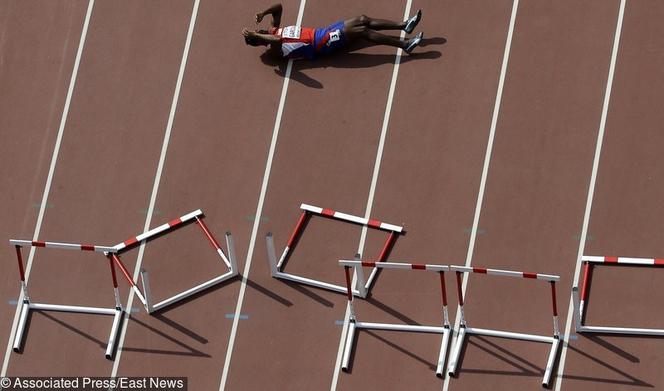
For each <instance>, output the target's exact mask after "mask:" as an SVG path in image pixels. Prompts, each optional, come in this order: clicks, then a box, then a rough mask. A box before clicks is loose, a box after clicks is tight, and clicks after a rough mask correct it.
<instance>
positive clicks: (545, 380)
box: [447, 325, 560, 387]
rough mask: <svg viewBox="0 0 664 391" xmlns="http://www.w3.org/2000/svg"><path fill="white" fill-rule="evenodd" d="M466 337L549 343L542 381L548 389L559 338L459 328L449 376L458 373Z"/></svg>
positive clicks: (465, 327) (449, 367) (448, 371)
mask: <svg viewBox="0 0 664 391" xmlns="http://www.w3.org/2000/svg"><path fill="white" fill-rule="evenodd" d="M466 335H484V336H487V337H497V338H505V339H517V340H521V341H530V342H540V343H549V344H551V350H550V351H549V356H548V359H547V364H546V369H545V371H544V377H543V379H542V386H543V387H548V386H549V383H550V381H551V374H552V371H553V365H554V363H555V359H556V356H557V354H558V348H559V346H560V338H558V337H557V336H553V337H547V336H543V335H535V334H525V333H514V332H510V331H502V330H490V329H481V328H473V327H467V326H463V325H462V326H461V328H460V329H459V333H458V335H457V337H456V341H455V345H454V349H453V351H452V356H451V357H450V364H449V366H448V369H447V373H448V374H449V376H456V373H457V371H458V367H459V366H458V362H459V356H460V355H461V348H462V346H463V344H464V342H465V339H466Z"/></svg>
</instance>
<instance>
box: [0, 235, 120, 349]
mask: <svg viewBox="0 0 664 391" xmlns="http://www.w3.org/2000/svg"><path fill="white" fill-rule="evenodd" d="M9 243H10V244H11V245H13V246H14V247H15V249H16V258H17V260H18V271H19V276H20V278H21V291H22V293H23V302H22V303H19V305H20V306H21V310H20V315H19V322H18V325H17V328H16V335H15V336H14V345H13V349H14V351H15V352H20V351H21V346H22V344H23V337H24V334H25V326H26V323H27V319H28V315H29V314H30V311H59V312H75V313H81V314H94V315H113V325H112V326H111V333H110V335H109V338H108V344H107V345H106V351H105V356H106V358H107V359H109V360H110V359H111V358H112V357H113V351H114V349H115V343H116V341H117V337H118V332H119V330H120V321H121V320H122V313H123V311H122V304H121V302H120V294H119V293H118V281H117V278H116V275H115V267H114V265H113V260H112V257H113V256H115V252H116V250H115V248H113V247H107V246H95V245H92V244H74V243H58V242H43V241H34V240H15V239H11V240H9ZM22 247H44V248H56V249H64V250H79V251H93V252H99V253H104V254H106V256H107V257H108V259H109V266H110V268H111V277H112V281H113V293H114V296H115V308H100V307H83V306H75V305H61V304H45V303H34V302H32V300H31V299H30V296H29V295H28V284H27V282H26V281H25V269H24V266H23V256H22V254H21V248H22Z"/></svg>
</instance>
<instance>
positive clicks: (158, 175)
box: [111, 0, 200, 377]
mask: <svg viewBox="0 0 664 391" xmlns="http://www.w3.org/2000/svg"><path fill="white" fill-rule="evenodd" d="M199 4H200V0H195V1H194V7H193V10H192V12H191V19H190V20H189V30H188V31H187V40H186V42H185V45H184V51H183V53H182V61H181V62H180V70H179V71H178V78H177V82H176V83H175V91H174V92H173V101H172V103H171V111H170V112H169V114H168V123H167V124H166V132H165V134H164V142H163V144H162V145H161V154H160V155H159V163H158V164H157V173H156V174H155V178H154V183H153V185H152V194H151V195H150V205H149V206H148V210H147V216H146V218H145V225H144V226H143V231H144V232H145V231H148V230H149V229H150V223H151V222H152V216H153V215H154V211H155V209H154V206H155V204H156V203H157V193H158V191H159V183H160V182H161V174H162V171H163V169H164V163H165V161H166V152H167V151H168V142H169V140H170V138H171V131H172V129H173V120H174V119H175V111H176V109H177V107H178V100H179V97H180V88H181V87H182V79H183V78H184V70H185V68H186V67H187V57H188V56H189V47H190V46H191V38H192V36H193V35H194V26H195V24H196V15H198V5H199ZM144 252H145V243H141V245H140V247H139V249H138V257H137V258H136V266H135V267H134V276H133V279H134V281H136V280H138V275H139V273H140V271H141V264H142V263H143V254H144ZM133 302H134V290H133V289H131V290H129V298H128V300H127V305H126V306H125V308H132V307H131V305H132V303H133ZM130 319H131V313H127V317H126V319H125V320H124V322H123V323H122V331H121V332H120V338H119V340H118V346H117V348H116V351H115V357H114V360H113V369H112V371H111V377H115V376H116V375H117V373H118V367H119V366H120V359H121V358H122V346H123V345H124V340H125V337H126V335H127V326H128V325H129V320H130Z"/></svg>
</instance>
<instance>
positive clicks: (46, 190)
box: [0, 0, 95, 377]
mask: <svg viewBox="0 0 664 391" xmlns="http://www.w3.org/2000/svg"><path fill="white" fill-rule="evenodd" d="M94 4H95V1H94V0H89V1H88V10H87V12H86V14H85V21H84V22H83V30H81V39H80V40H79V42H78V50H77V51H76V60H75V61H74V69H73V70H72V72H71V78H70V79H69V89H68V90H67V98H66V99H65V106H64V109H63V110H62V117H60V127H59V128H58V136H57V138H56V139H55V146H54V147H53V155H52V156H51V165H50V166H49V168H48V176H47V177H46V185H45V186H44V193H43V195H42V200H41V204H40V206H39V214H38V215H37V224H36V225H35V231H34V233H33V235H32V240H37V238H38V237H39V232H40V231H41V226H42V222H43V221H44V212H45V211H46V207H47V202H48V195H49V193H50V191H51V184H52V183H53V174H54V173H55V165H56V163H57V161H58V155H59V153H60V145H61V144H62V137H63V136H64V133H65V125H66V124H67V116H68V114H69V106H70V104H71V97H72V95H73V94H74V86H75V85H76V76H77V75H78V67H79V64H80V63H81V56H82V54H83V46H85V37H86V36H87V34H88V26H89V25H90V16H91V15H92V8H93V6H94ZM34 255H35V248H34V247H32V248H31V249H30V255H28V262H27V266H26V270H25V282H26V283H27V282H28V277H29V276H30V270H31V269H32V260H33V259H34ZM18 301H19V302H22V301H23V292H21V293H20V294H19V299H18ZM20 308H21V307H20V306H17V307H16V313H15V314H14V322H13V323H12V330H11V333H10V334H9V341H8V342H7V350H5V357H4V360H3V362H2V370H1V371H0V377H4V376H5V375H6V374H7V367H8V366H9V359H10V356H11V352H12V341H13V339H14V335H15V334H16V324H17V323H18V318H19V313H20V311H19V310H20Z"/></svg>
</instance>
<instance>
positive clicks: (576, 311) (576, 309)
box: [572, 286, 583, 332]
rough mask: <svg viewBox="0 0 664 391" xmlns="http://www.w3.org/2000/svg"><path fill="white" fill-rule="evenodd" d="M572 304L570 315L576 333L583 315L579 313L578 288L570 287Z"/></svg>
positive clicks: (580, 325)
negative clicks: (572, 311) (572, 309)
mask: <svg viewBox="0 0 664 391" xmlns="http://www.w3.org/2000/svg"><path fill="white" fill-rule="evenodd" d="M572 303H574V313H573V314H572V316H573V318H574V326H575V329H576V331H577V332H578V331H579V329H581V327H582V324H581V317H582V316H583V314H582V313H581V308H580V306H579V287H577V286H575V287H572Z"/></svg>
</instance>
